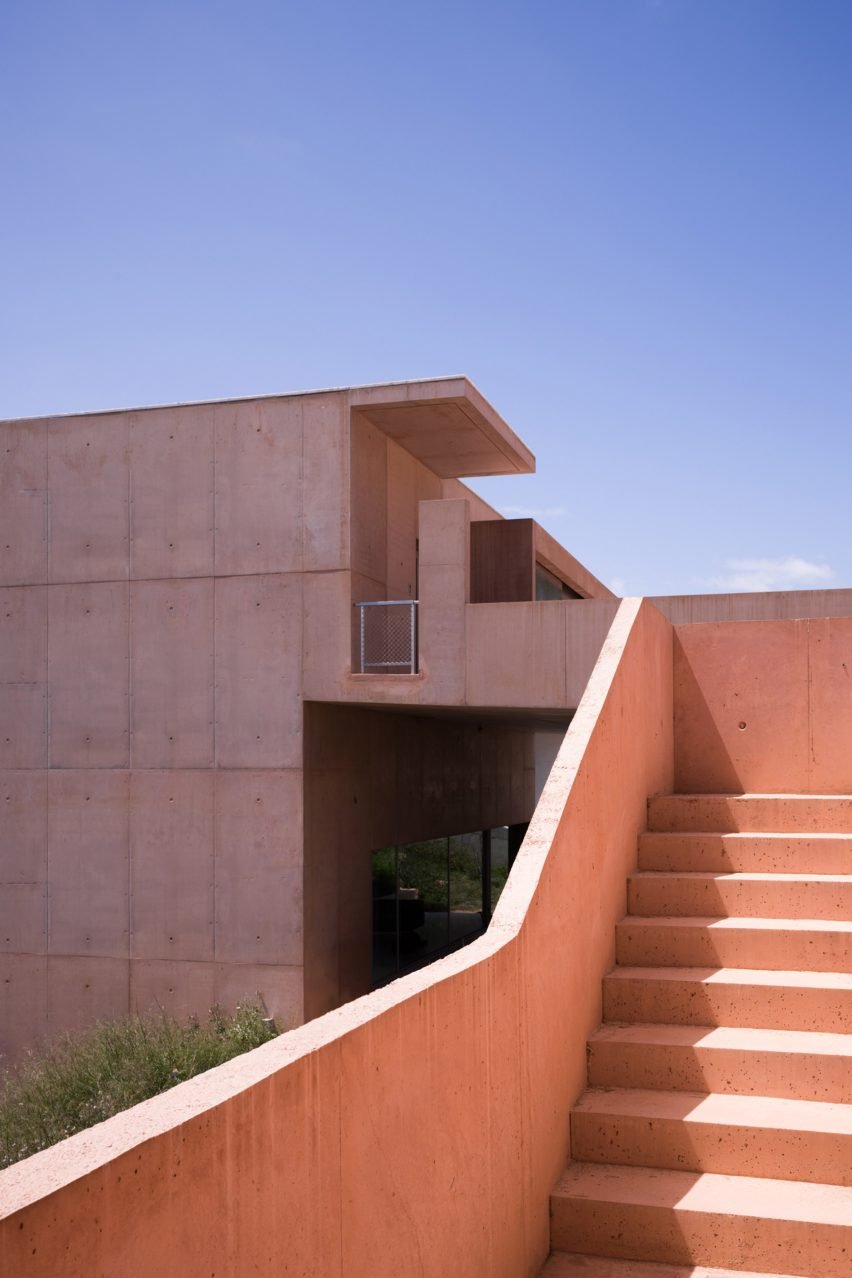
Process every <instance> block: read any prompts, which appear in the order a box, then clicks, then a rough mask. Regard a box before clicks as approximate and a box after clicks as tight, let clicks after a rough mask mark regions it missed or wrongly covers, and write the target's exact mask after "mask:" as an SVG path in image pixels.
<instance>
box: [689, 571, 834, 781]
mask: <svg viewBox="0 0 852 1278" xmlns="http://www.w3.org/2000/svg"><path fill="white" fill-rule="evenodd" d="M838 593H839V592H838ZM674 652H675V656H674V669H675V747H676V773H675V779H676V789H678V790H682V791H701V792H705V793H707V792H709V793H713V792H741V791H745V792H751V793H763V792H780V793H789V792H803V793H811V794H849V793H850V792H852V618H849V617H833V618H821V619H820V618H816V619H811V620H809V621H806V620H799V621H743V622H730V623H727V624H719V625H684V626H678V627H677V629H676V632H675V647H674Z"/></svg>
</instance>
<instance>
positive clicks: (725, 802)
mask: <svg viewBox="0 0 852 1278" xmlns="http://www.w3.org/2000/svg"><path fill="white" fill-rule="evenodd" d="M648 829H649V830H678V831H689V830H696V831H718V832H722V833H725V832H730V831H742V832H744V833H750V832H755V831H758V832H764V833H771V834H788V833H789V834H814V833H824V834H838V835H842V834H844V833H847V834H849V833H852V795H848V794H844V795H837V794H666V795H660V796H659V797H657V798H655V799H649V800H648Z"/></svg>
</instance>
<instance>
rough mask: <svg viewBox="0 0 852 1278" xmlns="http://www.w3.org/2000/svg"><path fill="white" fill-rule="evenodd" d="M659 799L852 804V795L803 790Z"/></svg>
mask: <svg viewBox="0 0 852 1278" xmlns="http://www.w3.org/2000/svg"><path fill="white" fill-rule="evenodd" d="M657 799H664V800H671V799H690V800H693V801H694V800H697V799H714V800H715V799H727V800H728V801H729V802H733V803H748V802H749V801H750V800H752V799H773V800H778V799H783V800H789V799H796V800H798V802H800V803H814V802H816V801H818V800H820V799H823V800H826V801H829V802H831V803H843V802H844V801H846V802H850V803H852V794H803V793H802V791H801V790H790V791H788V790H778V791H769V790H743V791H741V792H740V791H738V792H737V793H736V794H732V793H731V792H730V791H724V790H708V791H706V793H705V792H704V791H703V790H679V791H677V792H675V793H673V794H660V795H657V796H655V798H654V799H652V800H651V802H652V803H654V802H656V800H657Z"/></svg>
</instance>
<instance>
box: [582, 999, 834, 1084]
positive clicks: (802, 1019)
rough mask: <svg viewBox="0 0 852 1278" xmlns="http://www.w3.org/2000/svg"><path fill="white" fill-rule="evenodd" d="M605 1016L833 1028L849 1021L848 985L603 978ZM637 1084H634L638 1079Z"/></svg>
mask: <svg viewBox="0 0 852 1278" xmlns="http://www.w3.org/2000/svg"><path fill="white" fill-rule="evenodd" d="M603 1004H604V1020H605V1021H616V1022H619V1023H625V1022H626V1023H642V1024H657V1025H660V1024H663V1025H730V1026H732V1027H734V1028H746V1029H784V1030H816V1031H818V1032H821V1033H825V1034H832V1033H837V1032H838V1031H839V1030H842V1029H843V1027H844V1026H847V1027H848V1026H852V990H838V989H830V988H829V989H802V988H800V987H796V986H781V987H778V986H776V987H766V986H749V985H724V984H722V983H719V984H701V983H700V982H696V981H679V980H670V979H669V980H654V979H652V978H650V977H648V978H642V977H637V978H632V979H630V980H626V979H623V978H613V977H607V978H605V980H604V999H603ZM636 1085H637V1086H638V1084H636Z"/></svg>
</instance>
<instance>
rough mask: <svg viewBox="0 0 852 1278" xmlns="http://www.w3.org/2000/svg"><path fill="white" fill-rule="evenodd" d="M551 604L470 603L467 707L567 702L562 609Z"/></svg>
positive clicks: (468, 616) (559, 604)
mask: <svg viewBox="0 0 852 1278" xmlns="http://www.w3.org/2000/svg"><path fill="white" fill-rule="evenodd" d="M568 606H569V605H567V604H564V603H561V602H554V603H498V604H471V605H470V606H469V607H468V609H467V636H468V638H467V691H466V698H467V701H468V704H469V705H498V706H542V707H549V708H551V709H554V708H556V707H562V706H567V705H568V704H569V703H568V700H567V683H566V646H567V645H566V634H565V626H566V615H567V613H566V609H567V607H568Z"/></svg>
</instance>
